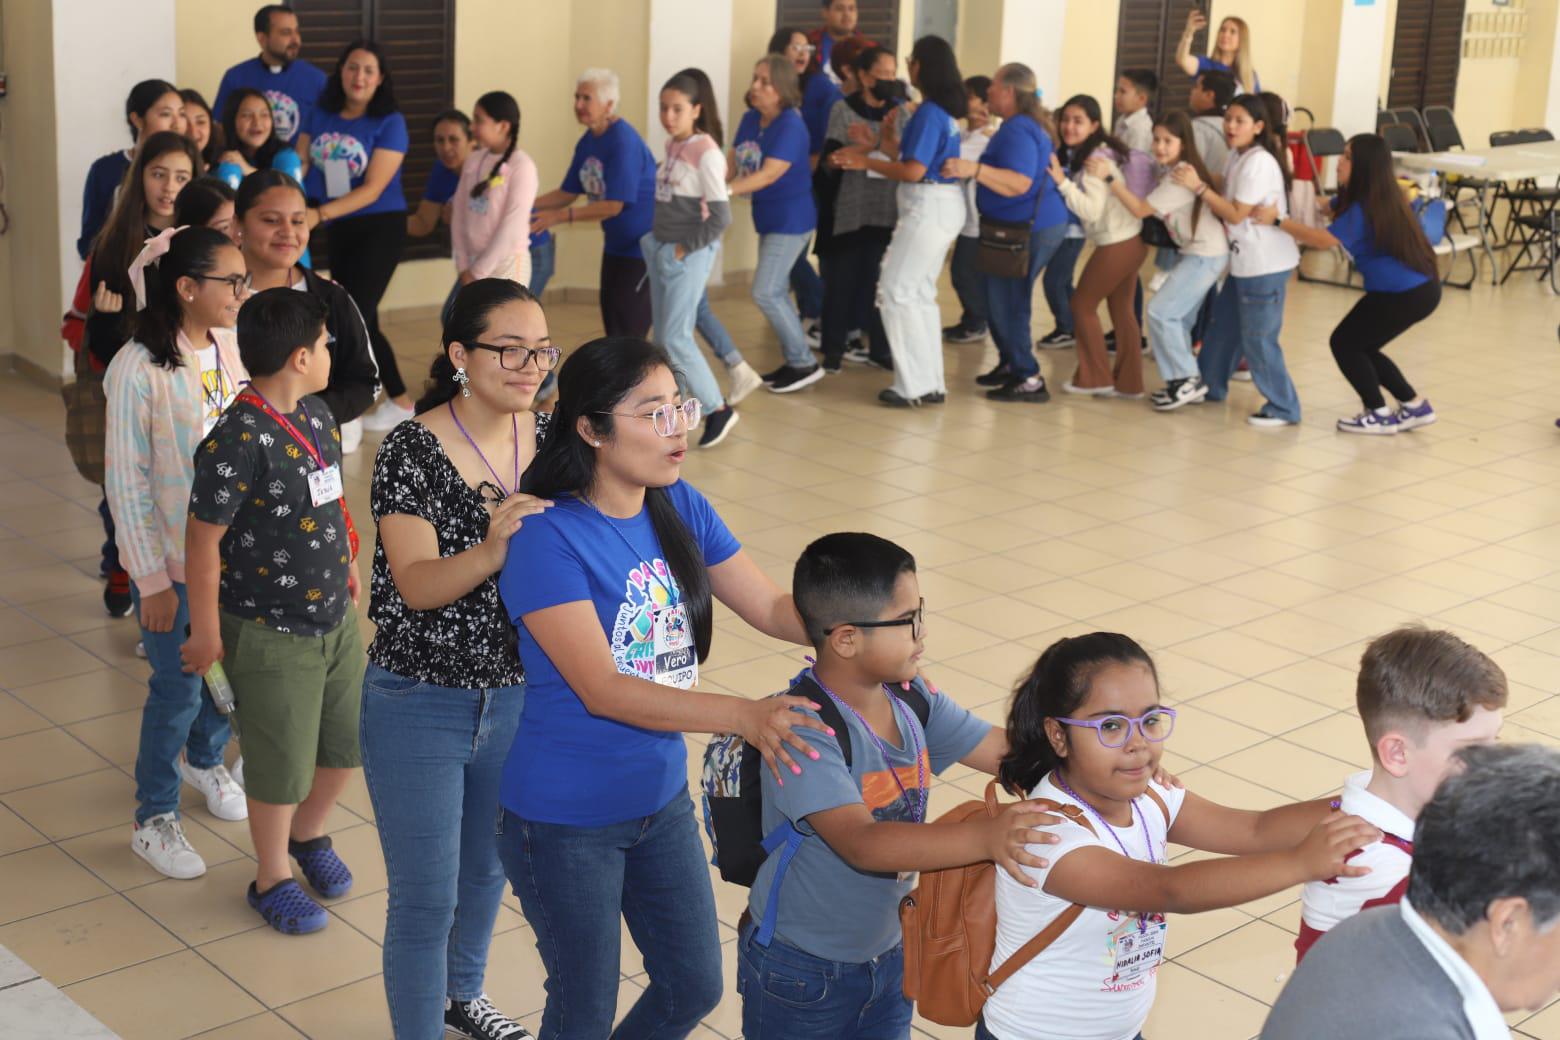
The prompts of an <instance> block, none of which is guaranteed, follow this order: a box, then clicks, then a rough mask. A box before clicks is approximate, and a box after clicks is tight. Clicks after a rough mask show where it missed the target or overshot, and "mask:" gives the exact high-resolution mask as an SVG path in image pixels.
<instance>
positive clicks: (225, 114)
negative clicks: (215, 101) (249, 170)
mask: <svg viewBox="0 0 1560 1040" xmlns="http://www.w3.org/2000/svg"><path fill="white" fill-rule="evenodd" d="M250 98H258V99H259V101H260V103H261V104H262V105H264V106H265V110H266V111H267V112H270V111H271V102H269V101H267V100H266V97H265V95H264V94H262V93H261V92H260V91H258V90H256V89H255V88H254V87H239V88H238V89H236V90H234V91H233V93H231V94H229V95H228V97H227V104H225V105H224V106H222V136H223V138H224V140H226V141H227V146H228V147H229V148H231V149H233V150H234V151H235V152H237V153H238V154H239V155H242V156H243V157H244V160H245V161H246V162H248V163H249V165H251V166H253V167H254V168H255V169H257V170H264V169H268V168H269V167H270V165H271V160H272V159H274V158H275V157H276V153H277V152H279V151H281V150H282V149H283V148H285V147H287V144H286V142H285V141H283V140H282V139H281V138H279V137H277V136H276V124H275V122H274V121H273V122H272V124H271V133H270V134H269V135H268V136H267V137H266V139H265V142H264V143H263V144H261V145H260V147H259V148H255V149H253V150H251V149H250V147H249V146H248V145H247V144H245V143H244V139H243V138H242V137H240V136H238V110H239V107H240V106H242V105H243V103H244V102H245V101H248V100H249V99H250ZM213 133H215V131H213Z"/></svg>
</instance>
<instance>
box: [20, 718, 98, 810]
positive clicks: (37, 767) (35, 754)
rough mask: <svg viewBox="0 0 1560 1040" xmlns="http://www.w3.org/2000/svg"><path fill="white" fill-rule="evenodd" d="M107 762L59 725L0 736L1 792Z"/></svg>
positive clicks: (96, 767) (79, 771)
mask: <svg viewBox="0 0 1560 1040" xmlns="http://www.w3.org/2000/svg"><path fill="white" fill-rule="evenodd" d="M107 765H108V762H107V761H105V760H104V759H103V758H102V757H101V756H99V755H97V754H96V753H95V752H93V751H92V750H91V749H90V748H88V747H87V746H86V745H85V744H83V743H81V742H80V741H79V740H77V739H75V738H74V737H72V736H71V735H70V734H69V733H66V732H65V731H64V730H61V729H45V730H39V731H38V732H36V733H24V734H23V735H21V736H19V737H9V738H7V739H6V740H0V794H4V793H5V792H9V791H15V790H17V789H19V788H23V787H33V786H36V785H37V784H42V783H48V782H50V781H53V780H59V779H62V778H64V777H67V776H76V775H78V774H81V773H87V772H90V771H92V770H94V769H103V768H105V767H106V766H107Z"/></svg>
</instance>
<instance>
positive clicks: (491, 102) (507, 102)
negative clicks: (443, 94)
mask: <svg viewBox="0 0 1560 1040" xmlns="http://www.w3.org/2000/svg"><path fill="white" fill-rule="evenodd" d="M476 107H477V108H479V109H481V110H482V111H483V112H484V113H486V114H487V117H488V118H489V119H491V120H493V122H495V123H508V124H509V147H508V148H505V149H504V154H503V155H501V156H499V157H498V162H496V163H494V164H493V170H492V172H491V173H489V174H488V175H487V176H486V177H484V178H482V179H481V180H480V181H478V182H477V183H476V184H473V185H472V186H471V197H472V198H474V199H475V198H481V197H482V195H483V194H485V193H486V192H487V190H488V186H489V185H491V184H495V183H497V182H498V181H499V180H501V179H502V177H503V174H501V173H500V172H499V171H500V170H502V169H503V168H504V164H505V163H506V162H508V161H509V157H510V156H511V155H513V154H514V152H515V145H516V143H518V142H519V140H520V102H518V101H516V100H515V98H514V95H513V94H510V93H509V92H508V91H504V90H490V91H488V92H487V93H486V94H483V95H482V96H481V97H479V98H477V106H476Z"/></svg>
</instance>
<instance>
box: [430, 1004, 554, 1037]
mask: <svg viewBox="0 0 1560 1040" xmlns="http://www.w3.org/2000/svg"><path fill="white" fill-rule="evenodd" d="M444 1031H445V1033H446V1034H449V1033H454V1034H455V1035H456V1036H464V1037H468V1038H469V1040H535V1038H534V1037H532V1036H531V1031H530V1030H529V1029H526V1028H525V1027H524V1026H522V1025H521V1024H520V1023H519V1022H516V1021H515V1020H514V1019H512V1018H510V1017H509V1016H508V1015H506V1014H504V1013H503V1012H502V1011H500V1010H498V1008H496V1007H494V1006H493V1002H492V1001H491V1000H489V999H488V998H487V994H486V993H484V994H482V995H481V996H480V997H478V998H477V999H476V1000H470V1001H467V1002H465V1003H461V1002H459V1001H455V1000H450V999H449V998H445V1001H444Z"/></svg>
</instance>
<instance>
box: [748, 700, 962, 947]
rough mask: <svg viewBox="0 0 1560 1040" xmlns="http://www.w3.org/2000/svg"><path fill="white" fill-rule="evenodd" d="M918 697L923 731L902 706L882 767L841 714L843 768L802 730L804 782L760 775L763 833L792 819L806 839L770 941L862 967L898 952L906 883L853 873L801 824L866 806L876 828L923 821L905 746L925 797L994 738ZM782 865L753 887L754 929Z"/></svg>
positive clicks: (958, 711) (948, 707)
mask: <svg viewBox="0 0 1560 1040" xmlns="http://www.w3.org/2000/svg"><path fill="white" fill-rule="evenodd" d="M921 690H922V693H923V694H925V696H926V697H927V700H928V702H929V703H930V705H931V713H930V714H929V715H928V716H927V721H926V727H925V729H924V730H923V729H922V727H921V723H920V720H919V719H917V718H916V716H915V713H914V712H912V711H911V710H910V706H909V705H908V704H903V708H902V710H900V711H898V712H897V717H898V719H899V726H900V730H901V734H900V735H901V737H903V738H904V741H903V743H904V746H903V747H895V746H894V745H893V744H892V743H891V742H890V741H887V740H884V741H883V748H884V750H886V751H887V752H888V757H887V758H885V757H884V755H883V752H882V751H879V750H878V745H877V743H876V742H875V741H874V740H873V739H872V735H871V733H870V731H869V730H868V729H867V728H866V727H865V726H863V725H862V724H861V723H860V722H859V721H858V720H857V719H856V718H855V717H854V716H852V715H851V713H850V711H849V710H844V709H842V710H841V711H840V714H841V715H842V716H843V717H844V719H845V724H846V726H848V727H849V728H850V751H851V764H850V765H849V766H847V765H846V764H845V756H844V755H843V754H842V753H841V752H840V745H839V742H838V741H836V740H835V739H834V738H832V737H830V736H828V735H827V734H825V733H821V732H818V731H817V730H806V731H805V736H806V739H807V742H808V743H809V744H811V745H812V747H813V749H814V750H815V751H817V752H818V760H817V761H816V762H814V761H803V762H802V763H801V766H802V772H801V775H800V776H793V775H787V776H786V778H785V786H784V787H781V786H779V785H778V784H776V783H775V778H774V774H772V773H771V772H770V771H769V770H768V769H767V768H766V769H765V770H764V771H763V777H762V781H761V782H762V784H763V788H762V790H763V799H764V833H765V834H768V833H770V832H771V831H773V830H774V829H775V828H776V827H778V826H780V825H781V824H782V823H784V822H785V821H786V820H788V819H789V820H790V821H791V822H792V823H793V824H795V825H796V828H797V829H798V830H799V831H801V832H802V833H803V834H804V835H806V838H805V840H803V842H802V844H801V847H800V848H799V849H797V851H796V857H795V858H794V859H792V860H791V865H790V867H789V868H788V869H787V871H786V875H785V878H784V879H783V880H782V882H781V885H780V895H779V915H778V917H777V919H776V927H775V934H776V935H777V936H778V937H779V938H781V939H783V940H784V941H785V942H788V943H790V944H791V945H792V946H796V947H800V948H801V949H803V950H805V951H806V952H808V953H810V954H812V955H813V956H814V957H822V958H824V959H826V960H833V961H843V962H846V963H850V964H860V963H862V962H863V961H869V960H872V959H873V958H874V957H877V956H879V955H880V954H883V953H886V952H887V951H889V950H891V949H893V948H894V947H895V946H897V945H898V944H899V941H900V935H899V901H900V900H901V899H902V898H904V896H905V895H906V894H908V893H909V891H910V881H909V879H908V878H906V879H904V880H900V878H899V877H898V876H896V875H894V874H869V873H865V872H863V871H859V870H857V869H856V868H855V867H852V866H851V865H850V864H849V863H846V862H845V861H844V860H843V859H841V858H840V857H839V855H838V854H836V853H835V851H834V850H833V849H831V848H830V847H829V846H828V843H827V842H825V841H824V840H823V839H822V838H820V837H819V836H818V835H817V834H816V833H815V832H814V831H813V829H812V827H811V826H809V825H808V824H807V822H806V818H807V816H809V815H810V814H812V813H816V812H823V811H825V810H827V809H837V808H839V807H840V806H842V805H852V804H856V803H862V804H865V805H866V806H867V808H868V809H870V810H871V811H872V816H873V818H874V819H876V820H879V821H894V822H904V823H910V822H913V821H915V820H916V819H917V818H918V817H920V818H924V812H925V808H924V804H925V798H926V795H927V792H926V791H920V790H918V789H917V785H918V783H919V774H920V772H921V771H920V770H918V769H917V766H916V759H915V757H914V754H913V752H912V750H911V746H912V745H914V746H915V747H916V748H918V749H919V750H920V752H921V759H922V762H923V763H924V765H925V770H924V771H925V776H926V782H927V786H928V788H929V787H930V784H931V778H932V776H933V775H935V774H937V773H941V772H942V771H943V770H944V769H947V768H948V767H949V766H950V765H952V764H953V763H955V762H957V761H958V760H959V759H961V758H963V757H964V756H965V755H968V754H969V753H970V752H971V751H973V750H974V749H975V746H976V745H977V744H979V743H980V742H981V740H982V739H983V738H984V737H985V736H986V732H987V731H988V730H989V729H990V728H991V726H990V725H989V724H988V723H985V722H983V721H981V720H980V719H978V718H976V717H975V716H973V715H971V714H970V713H969V712H968V711H965V710H964V709H963V708H961V707H959V706H958V705H957V704H955V703H954V702H953V701H952V700H951V699H950V698H948V697H947V696H945V695H943V694H933V693H928V692H927V691H926V690H925V688H924V687H921ZM792 692H794V693H797V694H799V695H802V696H808V697H811V698H812V699H813V700H814V701H821V700H822V699H823V698H824V697H826V696H827V694H825V693H823V692H822V691H821V690H820V689H818V687H817V686H816V685H814V684H813V683H812V681H811V679H804V680H803V681H802V685H801V686H800V687H798V688H797V689H795V690H793V691H792ZM901 703H903V702H901ZM807 714H811V713H810V712H809V713H807ZM907 720H908V722H907ZM907 726H908V727H909V729H910V730H911V732H910V733H908V734H907V733H905V732H904V730H905V728H906V727H907ZM890 770H893V772H891V771H890ZM895 775H897V776H898V778H899V779H898V782H896V781H895V779H894V777H895ZM901 785H903V787H904V792H903V793H902V792H901V791H900V786H901ZM779 859H780V857H779V856H778V855H775V856H771V857H769V859H768V860H767V861H765V863H764V865H763V866H762V867H760V868H759V871H758V878H757V880H755V881H754V882H753V889H752V894H751V895H750V896H749V897H748V909H749V910H750V911H751V913H752V915H753V920H754V921H755V922H758V921H761V920H763V917H764V907H765V905H766V903H767V900H768V898H769V886H770V882H771V881H773V879H774V875H775V870H776V869H777V867H778V863H779Z"/></svg>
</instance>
